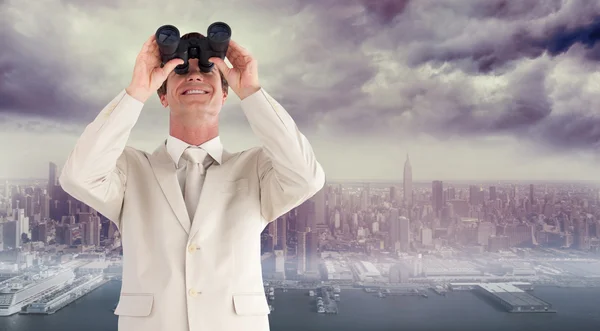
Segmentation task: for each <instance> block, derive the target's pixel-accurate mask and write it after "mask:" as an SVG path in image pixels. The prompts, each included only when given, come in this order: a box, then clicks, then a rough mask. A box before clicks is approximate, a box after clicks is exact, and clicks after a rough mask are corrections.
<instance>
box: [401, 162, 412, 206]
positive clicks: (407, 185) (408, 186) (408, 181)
mask: <svg viewBox="0 0 600 331" xmlns="http://www.w3.org/2000/svg"><path fill="white" fill-rule="evenodd" d="M403 185H404V201H405V202H406V205H407V206H408V207H412V206H413V195H412V192H413V187H412V167H411V166H410V160H409V159H408V154H406V162H404V181H403Z"/></svg>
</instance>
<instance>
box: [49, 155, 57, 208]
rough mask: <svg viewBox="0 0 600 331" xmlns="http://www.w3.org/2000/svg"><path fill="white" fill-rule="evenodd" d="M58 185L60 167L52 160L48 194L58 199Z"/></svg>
mask: <svg viewBox="0 0 600 331" xmlns="http://www.w3.org/2000/svg"><path fill="white" fill-rule="evenodd" d="M57 185H58V168H57V166H56V164H55V163H53V162H50V165H49V171H48V195H49V196H50V198H52V199H54V200H56V199H57V198H58V197H57V196H56V193H55V192H56V186H57Z"/></svg>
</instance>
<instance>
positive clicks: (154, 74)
mask: <svg viewBox="0 0 600 331" xmlns="http://www.w3.org/2000/svg"><path fill="white" fill-rule="evenodd" d="M160 64H161V60H160V52H159V50H158V44H157V43H156V36H155V35H154V34H152V36H150V38H148V40H146V42H145V43H144V46H142V50H141V51H140V53H139V54H138V56H137V58H136V60H135V67H134V68H133V77H132V78H131V83H130V84H129V87H127V88H126V89H125V90H126V91H127V94H129V95H131V96H132V97H134V98H135V99H137V100H139V101H141V102H142V103H145V102H146V100H148V98H150V96H151V95H152V93H155V92H156V90H157V89H158V88H159V87H160V86H161V85H162V83H163V82H164V81H165V80H166V79H167V77H168V76H169V74H170V73H171V71H173V69H175V67H176V66H177V65H179V64H183V60H182V59H172V60H171V61H169V62H167V63H166V64H165V66H164V67H162V68H161V67H160Z"/></svg>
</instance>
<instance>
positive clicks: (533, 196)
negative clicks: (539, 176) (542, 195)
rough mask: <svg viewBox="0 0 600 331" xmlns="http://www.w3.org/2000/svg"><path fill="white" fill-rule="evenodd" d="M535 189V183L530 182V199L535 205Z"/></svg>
mask: <svg viewBox="0 0 600 331" xmlns="http://www.w3.org/2000/svg"><path fill="white" fill-rule="evenodd" d="M534 192H535V190H534V188H533V184H529V201H531V204H532V205H534V204H535V194H534Z"/></svg>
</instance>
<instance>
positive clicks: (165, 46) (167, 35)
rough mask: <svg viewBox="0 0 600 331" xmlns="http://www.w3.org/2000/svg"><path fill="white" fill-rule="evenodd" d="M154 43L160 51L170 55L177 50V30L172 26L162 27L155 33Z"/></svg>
mask: <svg viewBox="0 0 600 331" xmlns="http://www.w3.org/2000/svg"><path fill="white" fill-rule="evenodd" d="M156 42H157V43H158V46H159V47H160V48H161V50H164V52H165V53H167V54H172V53H174V52H175V51H176V50H177V45H178V43H179V30H177V28H176V27H174V26H172V25H164V26H162V27H160V28H159V29H158V30H157V31H156Z"/></svg>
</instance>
